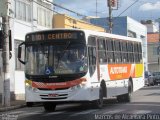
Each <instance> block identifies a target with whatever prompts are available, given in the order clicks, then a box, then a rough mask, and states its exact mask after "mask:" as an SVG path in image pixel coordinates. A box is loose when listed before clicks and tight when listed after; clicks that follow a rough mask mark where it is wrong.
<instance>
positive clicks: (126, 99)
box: [117, 80, 133, 102]
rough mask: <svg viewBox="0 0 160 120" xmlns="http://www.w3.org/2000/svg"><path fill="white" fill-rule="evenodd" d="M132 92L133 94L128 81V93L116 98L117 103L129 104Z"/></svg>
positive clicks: (130, 83) (131, 85) (131, 86)
mask: <svg viewBox="0 0 160 120" xmlns="http://www.w3.org/2000/svg"><path fill="white" fill-rule="evenodd" d="M132 92H133V84H132V82H131V81H130V80H129V81H128V93H127V94H123V95H119V96H117V100H118V102H130V101H131V97H132Z"/></svg>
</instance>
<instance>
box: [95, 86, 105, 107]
mask: <svg viewBox="0 0 160 120" xmlns="http://www.w3.org/2000/svg"><path fill="white" fill-rule="evenodd" d="M103 92H104V90H103V88H102V87H100V89H99V99H98V100H96V101H94V108H98V109H101V108H102V107H103V102H104V100H103V97H104V96H103V95H104V93H103Z"/></svg>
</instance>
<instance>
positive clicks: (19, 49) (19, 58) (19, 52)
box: [18, 42, 26, 64]
mask: <svg viewBox="0 0 160 120" xmlns="http://www.w3.org/2000/svg"><path fill="white" fill-rule="evenodd" d="M23 44H24V42H23V43H21V44H20V45H19V46H18V60H19V61H20V62H21V63H22V64H25V63H26V62H24V61H22V60H21V53H22V45H23Z"/></svg>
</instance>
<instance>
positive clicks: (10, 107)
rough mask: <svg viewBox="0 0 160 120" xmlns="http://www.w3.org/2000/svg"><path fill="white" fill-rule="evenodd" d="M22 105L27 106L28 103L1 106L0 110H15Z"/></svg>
mask: <svg viewBox="0 0 160 120" xmlns="http://www.w3.org/2000/svg"><path fill="white" fill-rule="evenodd" d="M22 107H26V104H22V105H15V106H9V107H3V108H0V112H6V111H9V110H14V109H18V108H22Z"/></svg>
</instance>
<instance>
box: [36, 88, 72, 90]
mask: <svg viewBox="0 0 160 120" xmlns="http://www.w3.org/2000/svg"><path fill="white" fill-rule="evenodd" d="M37 89H38V90H66V89H69V87H67V88H56V89H49V88H37Z"/></svg>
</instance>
